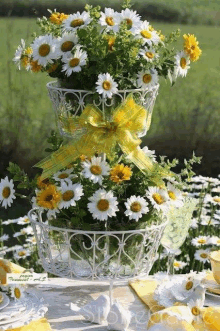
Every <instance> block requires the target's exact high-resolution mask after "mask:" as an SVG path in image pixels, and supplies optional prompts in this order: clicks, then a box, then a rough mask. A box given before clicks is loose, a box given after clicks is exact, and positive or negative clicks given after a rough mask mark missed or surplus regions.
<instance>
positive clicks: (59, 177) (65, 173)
mask: <svg viewBox="0 0 220 331" xmlns="http://www.w3.org/2000/svg"><path fill="white" fill-rule="evenodd" d="M72 172H73V169H72V168H71V169H66V170H62V171H58V172H57V173H55V174H54V175H53V178H54V179H55V181H58V182H62V181H64V180H68V179H71V178H73V177H74V175H73V173H72ZM42 188H45V187H42Z"/></svg>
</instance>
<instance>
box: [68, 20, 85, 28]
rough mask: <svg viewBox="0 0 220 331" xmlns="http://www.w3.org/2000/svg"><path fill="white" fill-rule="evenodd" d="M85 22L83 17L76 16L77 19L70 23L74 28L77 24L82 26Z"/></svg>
mask: <svg viewBox="0 0 220 331" xmlns="http://www.w3.org/2000/svg"><path fill="white" fill-rule="evenodd" d="M83 24H84V21H83V19H82V18H76V19H75V20H73V21H72V22H71V23H70V26H71V27H72V28H76V27H77V26H81V25H83Z"/></svg>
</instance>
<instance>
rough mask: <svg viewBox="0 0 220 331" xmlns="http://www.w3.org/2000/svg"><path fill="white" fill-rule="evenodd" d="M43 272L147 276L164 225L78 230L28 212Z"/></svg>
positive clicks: (69, 275)
mask: <svg viewBox="0 0 220 331" xmlns="http://www.w3.org/2000/svg"><path fill="white" fill-rule="evenodd" d="M29 218H30V221H31V224H32V227H33V229H34V234H35V237H36V240H37V246H38V252H39V256H40V259H41V262H42V266H43V268H44V270H45V271H47V272H50V273H52V274H54V275H57V276H60V277H66V278H70V279H91V280H96V279H97V280H109V279H113V280H114V279H129V278H133V277H136V276H140V275H148V274H149V272H150V270H151V268H152V265H153V263H154V261H155V259H156V254H157V250H158V247H159V244H160V240H161V237H162V235H163V231H164V229H165V226H166V224H167V221H166V220H164V221H163V222H162V223H161V221H160V223H161V224H159V225H152V226H150V227H147V228H145V229H140V230H133V231H81V230H72V229H66V228H58V227H54V226H50V225H48V222H43V221H42V214H41V212H40V211H39V210H38V209H33V210H31V211H30V212H29Z"/></svg>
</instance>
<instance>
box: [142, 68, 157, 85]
mask: <svg viewBox="0 0 220 331" xmlns="http://www.w3.org/2000/svg"><path fill="white" fill-rule="evenodd" d="M157 83H158V73H157V70H155V69H150V70H147V71H141V72H139V73H138V79H137V86H138V87H142V88H146V89H151V88H152V87H154V86H155V85H156V84H157Z"/></svg>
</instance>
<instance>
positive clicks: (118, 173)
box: [110, 163, 132, 183]
mask: <svg viewBox="0 0 220 331" xmlns="http://www.w3.org/2000/svg"><path fill="white" fill-rule="evenodd" d="M131 175H132V171H131V168H129V167H128V166H124V164H123V163H122V164H117V165H116V166H115V167H114V168H113V169H112V170H111V172H110V178H111V180H112V181H113V182H114V183H121V182H123V181H124V180H129V179H130V178H131Z"/></svg>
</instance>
